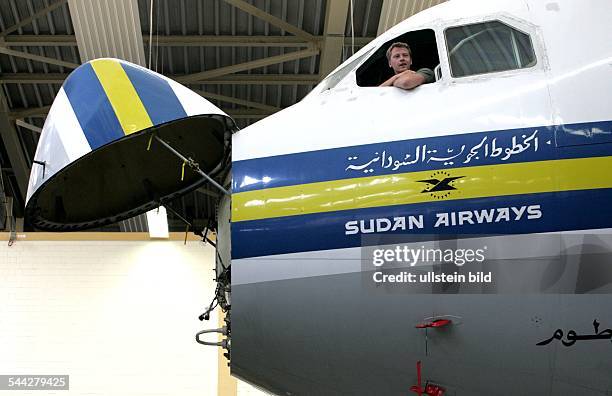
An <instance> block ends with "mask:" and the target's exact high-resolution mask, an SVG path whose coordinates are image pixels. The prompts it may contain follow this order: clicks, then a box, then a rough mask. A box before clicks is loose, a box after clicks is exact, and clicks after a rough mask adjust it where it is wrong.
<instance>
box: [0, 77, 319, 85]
mask: <svg viewBox="0 0 612 396" xmlns="http://www.w3.org/2000/svg"><path fill="white" fill-rule="evenodd" d="M171 78H174V79H179V78H181V76H171ZM1 81H2V77H1V76H0V82H1ZM318 81H319V75H317V74H229V75H227V76H221V77H215V78H210V79H207V80H205V81H198V82H195V83H188V85H191V84H198V85H200V84H240V85H255V84H257V85H258V84H261V85H312V84H316V83H317V82H318Z"/></svg>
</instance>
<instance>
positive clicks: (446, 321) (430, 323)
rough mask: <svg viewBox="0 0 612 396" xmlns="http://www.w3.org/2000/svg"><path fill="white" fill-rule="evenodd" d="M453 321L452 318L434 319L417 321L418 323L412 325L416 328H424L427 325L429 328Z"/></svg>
mask: <svg viewBox="0 0 612 396" xmlns="http://www.w3.org/2000/svg"><path fill="white" fill-rule="evenodd" d="M451 323H453V321H452V320H450V319H436V320H434V321H432V322H425V323H419V324H418V325H416V326H414V327H416V328H417V329H426V328H428V327H431V328H438V327H444V326H447V325H449V324H451Z"/></svg>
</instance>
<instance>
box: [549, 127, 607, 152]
mask: <svg viewBox="0 0 612 396" xmlns="http://www.w3.org/2000/svg"><path fill="white" fill-rule="evenodd" d="M556 129H557V130H556V136H557V145H558V146H560V147H562V146H577V145H585V144H601V143H612V121H600V122H584V123H580V124H568V125H559V126H558V127H557V128H556Z"/></svg>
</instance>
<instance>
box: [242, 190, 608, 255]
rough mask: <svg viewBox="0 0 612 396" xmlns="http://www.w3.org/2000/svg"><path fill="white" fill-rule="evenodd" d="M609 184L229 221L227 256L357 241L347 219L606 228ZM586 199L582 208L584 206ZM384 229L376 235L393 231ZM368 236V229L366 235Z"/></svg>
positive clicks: (451, 229)
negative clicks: (499, 213) (532, 210)
mask: <svg viewBox="0 0 612 396" xmlns="http://www.w3.org/2000/svg"><path fill="white" fill-rule="evenodd" d="M610 202H612V189H600V190H584V191H569V192H557V193H543V194H528V195H517V196H508V197H494V198H478V199H469V200H457V201H448V202H443V201H442V202H433V203H424V204H412V205H401V206H392V207H382V208H368V209H356V210H347V211H340V212H332V213H318V214H312V215H303V216H290V217H279V218H272V219H264V220H253V221H244V222H238V223H232V258H234V259H239V258H247V257H258V256H266V255H273V254H283V253H296V252H306V251H315V250H326V249H341V248H351V247H359V246H362V243H363V241H362V237H361V235H358V234H357V235H345V223H346V222H348V221H353V220H359V219H363V220H369V219H376V218H393V217H400V216H404V217H407V216H418V215H420V214H422V215H423V216H424V227H423V228H422V229H418V228H415V229H413V230H410V231H397V232H396V233H395V234H398V235H399V234H402V233H403V234H411V235H416V234H425V235H426V234H436V235H444V234H454V235H477V234H480V235H485V234H486V235H491V234H520V233H537V232H554V231H567V230H581V229H582V230H584V229H597V228H608V227H610V225H611V224H612V205H610ZM587 203H588V208H589V210H588V211H585V205H586V204H587ZM529 205H540V208H541V211H542V217H541V218H539V219H531V220H528V219H526V216H525V215H523V218H522V219H521V220H517V221H504V220H502V221H499V222H492V223H484V224H473V225H472V224H466V225H462V226H448V227H444V226H441V227H437V228H436V227H434V225H435V222H436V213H443V212H458V211H470V210H478V211H480V210H483V209H492V208H502V207H511V206H514V207H517V208H518V207H521V206H529ZM393 234H394V233H391V232H389V233H385V234H380V235H393ZM366 235H372V234H366Z"/></svg>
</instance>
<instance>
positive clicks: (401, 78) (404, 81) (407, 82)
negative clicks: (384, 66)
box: [380, 70, 425, 89]
mask: <svg viewBox="0 0 612 396" xmlns="http://www.w3.org/2000/svg"><path fill="white" fill-rule="evenodd" d="M424 82H425V76H423V75H422V74H420V73H417V72H415V71H412V70H406V71H403V72H401V73H399V74H396V75H395V76H393V77H391V78H390V79H388V80H387V81H385V82H384V83H382V84H380V86H381V87H391V86H393V87H397V88H402V89H414V88H416V87H418V86H419V85H421V84H423V83H424Z"/></svg>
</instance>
